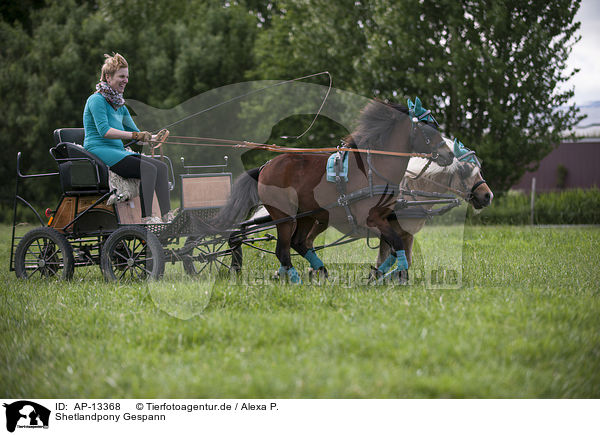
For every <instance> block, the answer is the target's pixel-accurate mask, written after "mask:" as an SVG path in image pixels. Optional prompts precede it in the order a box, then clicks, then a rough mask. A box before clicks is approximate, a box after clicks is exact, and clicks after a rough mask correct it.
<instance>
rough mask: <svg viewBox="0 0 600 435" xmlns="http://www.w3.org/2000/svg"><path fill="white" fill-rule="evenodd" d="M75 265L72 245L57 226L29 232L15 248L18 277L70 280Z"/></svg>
mask: <svg viewBox="0 0 600 435" xmlns="http://www.w3.org/2000/svg"><path fill="white" fill-rule="evenodd" d="M74 268H75V260H74V259H73V248H72V247H71V245H70V244H69V242H68V241H67V239H66V237H65V236H64V235H62V234H61V233H59V232H58V231H56V230H55V229H54V228H48V227H41V228H36V229H33V230H31V231H29V232H28V233H27V234H25V236H24V237H23V238H22V239H21V241H20V242H19V245H18V246H17V250H16V251H15V272H16V274H17V276H18V277H19V278H24V279H28V278H32V277H34V276H36V275H37V276H40V277H43V278H56V279H71V277H73V271H74Z"/></svg>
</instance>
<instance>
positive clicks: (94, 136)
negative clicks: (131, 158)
mask: <svg viewBox="0 0 600 435" xmlns="http://www.w3.org/2000/svg"><path fill="white" fill-rule="evenodd" d="M111 127H112V128H116V129H117V130H124V131H140V130H139V129H138V128H137V126H136V125H135V123H134V122H133V119H132V118H131V115H130V114H129V110H127V107H125V106H121V107H119V108H118V109H117V110H115V109H114V108H113V107H112V106H111V105H110V103H109V102H108V101H106V98H104V97H103V96H102V95H101V94H99V93H95V94H92V95H91V96H90V97H89V98H88V99H87V101H86V103H85V108H84V109H83V128H84V129H85V138H84V140H83V146H84V148H85V149H86V150H88V151H89V152H91V153H93V154H95V155H97V156H98V157H100V160H102V161H103V162H104V163H106V164H107V165H108V166H112V165H114V164H116V163H117V162H119V161H121V159H123V157H125V156H128V155H130V154H135V153H132V152H131V151H126V150H125V147H124V146H123V142H122V141H121V139H107V138H105V137H104V135H105V134H106V132H107V131H108V130H109V129H110V128H111Z"/></svg>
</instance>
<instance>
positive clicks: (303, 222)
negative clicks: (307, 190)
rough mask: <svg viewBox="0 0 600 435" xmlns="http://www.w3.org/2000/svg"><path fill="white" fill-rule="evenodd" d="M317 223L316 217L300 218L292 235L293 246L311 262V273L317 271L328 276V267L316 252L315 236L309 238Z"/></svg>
mask: <svg viewBox="0 0 600 435" xmlns="http://www.w3.org/2000/svg"><path fill="white" fill-rule="evenodd" d="M315 225H316V221H315V219H314V218H310V217H309V218H303V219H300V220H299V221H298V226H297V228H296V231H295V232H294V235H293V237H292V248H293V249H294V250H295V251H296V252H297V253H298V254H300V255H302V256H303V257H304V258H305V259H306V261H308V262H309V264H310V267H311V268H312V271H311V275H312V272H316V273H318V274H321V275H323V276H324V277H325V278H327V269H325V265H324V264H323V261H321V259H320V258H319V256H318V255H317V254H316V252H315V250H314V248H313V245H312V242H313V240H314V238H313V239H310V240H309V235H310V234H311V233H312V230H313V228H314V226H315ZM315 237H316V236H315ZM309 242H310V244H309Z"/></svg>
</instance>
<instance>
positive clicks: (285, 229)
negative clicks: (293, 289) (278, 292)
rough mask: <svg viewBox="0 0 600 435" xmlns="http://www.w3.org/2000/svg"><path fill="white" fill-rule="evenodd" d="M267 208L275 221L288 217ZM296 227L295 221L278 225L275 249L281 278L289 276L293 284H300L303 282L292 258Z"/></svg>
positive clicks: (271, 208)
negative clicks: (291, 249)
mask: <svg viewBox="0 0 600 435" xmlns="http://www.w3.org/2000/svg"><path fill="white" fill-rule="evenodd" d="M265 208H267V211H268V212H269V214H270V215H271V217H272V218H273V219H274V220H276V219H280V218H282V217H286V216H287V215H285V214H283V213H281V212H280V211H279V210H277V209H275V208H273V207H268V206H265ZM295 227H296V223H295V222H293V221H289V222H283V223H280V224H279V225H277V246H276V247H275V255H276V256H277V259H278V260H279V263H280V264H281V266H280V267H279V270H278V271H277V272H278V274H279V277H282V276H284V275H287V276H288V278H289V280H290V282H291V283H293V284H300V283H301V282H302V280H301V279H300V275H299V274H298V271H297V270H296V269H295V268H294V266H293V265H292V258H291V256H290V246H291V240H292V234H293V233H294V229H295Z"/></svg>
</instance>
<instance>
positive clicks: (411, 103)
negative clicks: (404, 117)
mask: <svg viewBox="0 0 600 435" xmlns="http://www.w3.org/2000/svg"><path fill="white" fill-rule="evenodd" d="M406 105H407V106H408V110H413V109H414V108H415V103H413V102H412V101H410V98H409V99H408V100H406Z"/></svg>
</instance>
